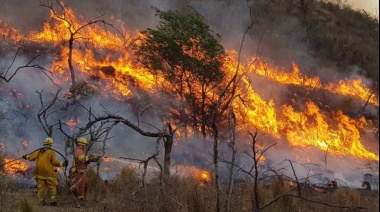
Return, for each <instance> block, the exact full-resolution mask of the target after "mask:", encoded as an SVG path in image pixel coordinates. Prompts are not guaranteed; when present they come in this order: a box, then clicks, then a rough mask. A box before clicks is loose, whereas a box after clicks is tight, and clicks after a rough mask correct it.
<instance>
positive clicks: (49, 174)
mask: <svg viewBox="0 0 380 212" xmlns="http://www.w3.org/2000/svg"><path fill="white" fill-rule="evenodd" d="M26 159H27V160H29V161H34V160H36V167H35V169H34V171H33V178H34V179H42V180H56V179H57V173H56V172H55V171H54V167H61V166H62V165H63V162H59V161H58V160H57V156H56V154H55V152H54V150H52V149H51V148H49V147H44V148H43V149H40V150H39V151H35V152H33V153H32V154H30V155H27V156H26Z"/></svg>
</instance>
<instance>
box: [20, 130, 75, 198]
mask: <svg viewBox="0 0 380 212" xmlns="http://www.w3.org/2000/svg"><path fill="white" fill-rule="evenodd" d="M53 143H54V142H53V139H52V138H50V137H47V138H46V139H45V140H44V146H43V147H42V148H41V149H39V150H38V151H35V152H33V153H31V154H29V155H24V156H22V158H24V159H26V160H29V161H36V167H35V169H34V172H33V178H34V179H35V180H36V181H37V188H38V199H39V201H40V205H46V201H45V195H46V190H47V189H49V190H50V205H53V206H55V205H57V198H56V196H57V186H58V179H57V173H56V171H55V170H54V167H62V166H67V165H68V161H67V160H65V161H62V162H59V161H58V160H57V156H56V154H55V152H54V150H52V149H51V146H52V145H53Z"/></svg>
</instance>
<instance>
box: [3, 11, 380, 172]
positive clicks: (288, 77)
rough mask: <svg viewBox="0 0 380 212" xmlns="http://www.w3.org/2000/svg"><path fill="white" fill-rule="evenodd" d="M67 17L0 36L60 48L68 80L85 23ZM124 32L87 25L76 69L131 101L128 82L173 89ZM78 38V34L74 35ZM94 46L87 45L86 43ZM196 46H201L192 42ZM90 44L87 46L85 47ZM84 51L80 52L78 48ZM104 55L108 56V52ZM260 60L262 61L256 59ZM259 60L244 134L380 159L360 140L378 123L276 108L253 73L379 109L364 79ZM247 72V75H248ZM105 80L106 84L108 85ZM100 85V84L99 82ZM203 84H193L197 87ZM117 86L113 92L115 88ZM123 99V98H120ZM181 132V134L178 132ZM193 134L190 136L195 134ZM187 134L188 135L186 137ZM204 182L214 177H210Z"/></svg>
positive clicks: (247, 90)
mask: <svg viewBox="0 0 380 212" xmlns="http://www.w3.org/2000/svg"><path fill="white" fill-rule="evenodd" d="M66 9H67V10H66V13H65V15H66V17H65V18H66V19H67V20H70V21H71V25H68V23H67V22H65V21H62V19H61V18H62V17H57V16H55V15H54V14H53V13H51V17H52V19H54V20H55V21H53V22H46V23H45V24H44V25H43V29H42V30H40V31H33V32H31V33H30V35H28V36H21V35H19V34H18V32H17V30H15V29H12V28H11V27H10V26H9V25H7V24H6V23H3V22H2V21H1V20H0V25H1V26H2V27H1V28H0V35H1V36H5V37H8V38H9V39H10V40H12V41H13V42H17V41H19V40H21V39H24V40H26V41H28V42H35V43H48V44H52V45H53V46H54V47H58V48H57V49H58V50H59V56H58V57H57V59H55V60H54V62H53V64H52V67H57V68H54V69H53V70H55V71H57V72H59V73H60V74H62V75H64V76H66V79H67V80H68V79H69V76H68V72H67V70H66V68H65V67H67V60H68V55H69V54H68V52H69V47H68V46H66V45H64V44H65V43H67V41H68V40H69V39H70V36H71V35H73V34H72V33H73V32H75V30H76V29H79V28H80V26H83V25H85V24H86V22H85V21H84V20H82V18H81V17H80V16H77V15H76V14H75V13H74V12H73V10H71V9H70V8H66ZM118 23H119V24H120V25H121V26H122V27H121V29H122V30H121V34H123V35H124V36H125V37H126V38H125V39H121V37H120V36H119V35H118V34H117V33H111V31H108V30H106V29H105V28H104V27H100V26H98V25H91V26H89V27H84V28H82V29H81V31H80V37H75V39H76V40H75V42H74V44H75V46H74V48H73V52H72V53H73V55H72V56H73V59H72V61H75V64H74V65H75V67H74V68H75V69H76V70H78V71H80V72H81V73H82V74H84V75H88V76H92V77H94V78H99V79H104V82H105V83H106V84H105V85H104V84H102V86H99V87H102V88H104V89H105V90H109V91H111V90H113V91H114V95H115V97H128V96H130V95H132V94H133V92H132V91H131V89H130V87H129V85H128V83H130V82H133V83H132V84H133V86H138V87H140V88H142V89H144V90H146V91H149V92H150V93H151V94H152V95H155V94H156V93H155V90H156V89H154V88H155V87H156V86H160V87H168V84H166V82H165V81H164V80H163V79H161V78H155V77H154V76H153V75H152V74H150V72H148V71H147V70H145V69H143V68H141V67H138V66H137V65H136V64H134V63H133V60H132V55H131V51H129V49H128V41H131V40H134V39H133V38H136V37H138V36H141V35H140V34H139V33H138V32H128V31H127V30H126V29H125V28H124V26H123V23H122V22H121V21H119V22H118ZM75 36H76V35H75ZM86 39H87V40H90V41H91V42H86V45H83V42H84V41H85V40H86ZM192 42H194V43H196V42H198V41H197V40H196V39H193V40H192ZM84 46H86V47H84ZM77 47H81V48H77ZM183 51H184V53H187V54H192V55H195V56H198V57H202V54H199V55H196V53H197V51H196V49H192V48H188V49H183ZM104 52H105V54H104ZM228 54H229V55H230V56H229V59H228V60H226V63H225V64H224V67H223V68H224V71H225V73H226V75H227V76H232V75H233V74H234V73H235V72H236V67H237V65H236V64H237V63H238V62H237V61H236V59H234V58H236V51H235V50H231V51H228ZM255 59H257V58H255ZM257 61H258V62H254V63H253V62H251V63H248V64H249V65H248V64H241V65H240V68H241V69H240V70H238V73H240V74H241V76H242V78H241V87H240V88H238V92H240V93H241V94H242V95H241V97H242V98H243V99H245V102H244V103H242V102H240V101H234V102H233V108H234V109H236V110H237V111H241V113H240V114H237V120H238V122H239V123H241V124H240V125H239V129H238V130H240V131H246V130H247V129H249V128H250V127H251V126H252V125H254V126H256V127H257V129H258V130H259V131H260V132H261V133H265V134H270V135H272V136H274V137H275V138H281V140H287V141H288V142H289V144H290V145H291V146H293V147H300V148H301V147H302V148H304V147H308V146H314V147H317V148H320V149H321V150H323V151H328V152H329V154H333V155H336V156H347V155H352V156H354V157H356V158H358V159H366V160H374V161H378V160H379V156H378V154H376V153H374V152H371V151H369V150H368V149H367V148H366V147H365V146H364V145H363V143H362V142H363V141H362V140H361V139H362V138H361V134H360V133H361V131H362V130H365V129H366V128H370V127H371V126H372V124H373V123H371V122H370V121H367V120H366V119H365V118H363V117H362V118H359V119H354V118H350V117H349V116H347V115H345V114H343V112H342V111H336V112H333V113H332V114H329V115H327V114H325V113H324V112H323V111H321V110H320V108H319V107H318V106H317V104H316V103H314V102H312V101H309V102H307V103H306V107H305V109H304V110H303V111H297V110H296V109H295V108H294V107H293V106H291V105H280V106H279V105H276V103H275V102H274V100H264V99H263V98H262V97H261V96H260V95H259V94H258V93H257V92H255V91H254V89H253V88H252V86H251V81H250V78H249V76H250V74H257V75H260V76H262V77H265V78H267V79H268V80H272V81H276V82H278V83H282V84H292V85H297V86H302V87H305V88H317V89H322V90H326V91H329V92H331V93H334V94H340V95H343V96H349V97H352V98H357V99H360V100H364V101H367V100H368V102H369V103H370V104H373V105H375V106H378V105H379V100H378V97H377V96H374V95H372V92H371V90H370V89H369V88H368V87H366V86H365V85H364V84H363V82H362V81H361V80H360V79H357V80H341V81H339V83H338V84H333V83H328V84H323V83H322V82H321V80H320V79H319V78H318V77H308V76H306V75H303V74H301V72H300V69H299V67H298V65H297V64H293V70H292V71H291V72H289V71H283V70H282V69H281V68H278V67H275V66H272V65H270V64H268V63H267V62H266V61H265V60H263V59H259V60H257ZM243 73H244V74H243ZM104 82H103V81H102V83H104ZM94 83H95V82H94ZM196 86H199V85H194V87H196ZM111 88H112V89H111ZM120 95H121V96H120ZM207 95H208V98H209V99H215V98H216V97H215V95H213V94H212V93H211V92H210V93H208V94H207ZM76 122H77V121H74V119H71V120H70V121H69V122H68V123H67V124H68V125H69V126H70V127H74V126H75V124H76ZM178 132H179V133H182V132H181V131H178ZM192 134H193V132H188V133H186V135H192ZM183 135H184V134H183ZM196 176H197V177H202V176H208V174H207V173H206V172H205V173H203V172H201V173H199V174H196ZM205 179H209V178H208V177H205Z"/></svg>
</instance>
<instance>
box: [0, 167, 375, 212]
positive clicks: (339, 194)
mask: <svg viewBox="0 0 380 212" xmlns="http://www.w3.org/2000/svg"><path fill="white" fill-rule="evenodd" d="M89 176H90V182H89V188H88V190H87V196H86V198H87V202H85V204H84V205H83V204H82V205H81V207H80V208H77V203H76V200H75V199H74V197H73V196H72V194H71V193H70V192H69V191H68V190H67V189H66V188H65V187H64V186H63V185H62V184H61V185H62V186H60V187H59V193H58V202H59V204H58V206H56V207H53V206H43V207H42V206H38V200H37V194H36V189H17V188H8V190H7V192H2V193H1V194H2V196H1V204H2V205H1V209H0V211H1V212H8V211H12V212H13V211H15V209H17V211H47V212H49V211H69V212H70V211H115V212H116V211H117V212H118V211H134V212H136V211H141V212H145V211H153V212H155V211H157V212H161V211H181V212H182V211H184V212H187V211H199V212H203V211H204V212H206V211H207V212H208V211H215V189H214V185H213V184H208V185H202V184H200V182H199V181H197V180H195V179H193V178H191V177H172V178H171V179H169V180H168V181H167V182H166V183H160V182H159V181H158V180H152V181H150V182H149V184H146V185H145V187H141V181H140V179H139V178H138V177H137V176H136V175H135V173H134V171H133V170H131V169H127V168H126V169H123V170H121V172H120V174H119V175H118V176H117V177H116V178H115V179H113V180H110V181H109V182H108V183H107V184H106V183H105V182H104V181H102V180H101V179H100V178H98V177H97V176H96V173H95V172H93V171H90V172H89ZM8 182H9V181H8ZM4 188H5V187H1V190H4ZM290 188H291V187H290V185H289V184H288V183H286V182H285V181H283V180H281V179H275V180H273V182H272V183H271V184H270V185H269V186H261V187H260V189H259V195H260V204H261V205H264V204H266V203H268V202H269V201H271V200H273V199H275V198H276V197H277V195H278V194H281V193H284V192H286V191H288V190H289V189H290ZM221 189H222V191H223V192H222V196H221V203H222V205H221V207H222V211H225V210H224V207H225V206H224V204H225V203H226V201H227V200H226V189H225V186H223V185H222V186H221ZM287 194H289V195H294V196H296V195H297V190H293V191H291V192H290V193H287ZM302 198H303V199H302ZM302 198H298V197H291V196H284V197H283V198H280V199H279V200H278V201H276V202H275V203H273V204H271V205H270V206H268V207H266V208H265V209H264V210H263V211H268V212H269V211H270V212H272V211H281V212H283V211H284V212H286V211H289V212H294V211H324V212H330V211H331V212H336V211H347V208H339V206H344V207H351V208H359V207H361V208H364V209H363V210H360V211H378V207H379V205H378V200H379V195H378V193H376V192H365V191H364V190H357V189H337V190H335V191H333V192H326V193H318V192H315V191H313V190H312V189H309V190H307V189H303V190H302ZM252 199H253V187H252V185H251V184H246V183H243V184H237V185H235V187H234V191H233V195H232V200H231V209H232V211H252ZM333 205H334V206H335V207H333ZM352 211H359V210H352Z"/></svg>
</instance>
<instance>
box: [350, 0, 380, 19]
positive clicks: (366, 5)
mask: <svg viewBox="0 0 380 212" xmlns="http://www.w3.org/2000/svg"><path fill="white" fill-rule="evenodd" d="M347 2H348V4H350V5H352V7H353V8H356V9H364V10H366V11H368V12H369V13H371V14H372V15H374V16H375V17H377V18H378V17H379V0H347Z"/></svg>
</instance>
